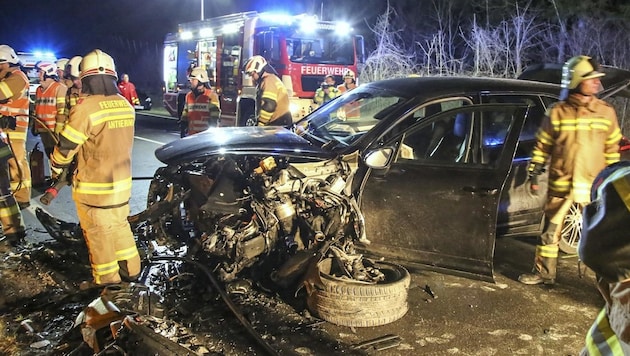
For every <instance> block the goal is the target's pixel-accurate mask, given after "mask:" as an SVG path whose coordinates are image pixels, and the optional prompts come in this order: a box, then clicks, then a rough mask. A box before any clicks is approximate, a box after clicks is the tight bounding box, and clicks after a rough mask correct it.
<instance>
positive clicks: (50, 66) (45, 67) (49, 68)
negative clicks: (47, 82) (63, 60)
mask: <svg viewBox="0 0 630 356" xmlns="http://www.w3.org/2000/svg"><path fill="white" fill-rule="evenodd" d="M35 69H37V70H39V71H42V72H44V78H46V77H49V78H50V77H56V76H57V65H56V64H55V63H53V62H49V61H39V62H37V63H35Z"/></svg>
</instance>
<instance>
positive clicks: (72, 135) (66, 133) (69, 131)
mask: <svg viewBox="0 0 630 356" xmlns="http://www.w3.org/2000/svg"><path fill="white" fill-rule="evenodd" d="M61 136H63V137H65V138H67V139H68V140H69V141H70V142H72V143H75V144H77V145H82V144H83V143H84V142H85V141H87V139H88V137H87V136H86V135H85V134H84V133H82V132H80V131H77V130H75V129H74V128H72V126H70V125H66V126H64V128H63V131H61Z"/></svg>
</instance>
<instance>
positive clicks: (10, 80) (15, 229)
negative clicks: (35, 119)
mask: <svg viewBox="0 0 630 356" xmlns="http://www.w3.org/2000/svg"><path fill="white" fill-rule="evenodd" d="M28 111H29V107H28V79H27V77H26V75H25V74H24V72H22V71H21V70H20V60H19V58H18V56H17V55H16V53H15V51H14V50H13V49H12V48H11V47H9V46H7V45H0V115H1V116H2V118H1V119H0V223H1V224H2V233H3V235H4V236H2V237H0V252H6V251H7V250H8V249H9V248H11V247H14V246H16V245H17V244H19V243H21V242H23V241H24V237H25V236H26V232H25V231H26V229H25V227H24V223H23V220H22V213H21V211H20V208H19V205H18V202H17V200H16V199H15V197H14V195H13V191H12V184H11V177H12V176H11V164H10V162H11V161H13V166H15V165H16V163H15V161H16V160H15V158H14V157H13V156H14V155H13V153H12V150H11V145H10V143H11V141H10V139H9V136H8V135H7V131H9V132H10V131H11V130H12V131H16V130H15V127H16V121H17V120H25V121H26V125H27V126H28ZM8 127H13V129H10V128H8ZM24 133H26V128H25V131H24ZM18 143H19V142H18ZM24 153H26V149H25V152H24ZM27 166H28V165H27Z"/></svg>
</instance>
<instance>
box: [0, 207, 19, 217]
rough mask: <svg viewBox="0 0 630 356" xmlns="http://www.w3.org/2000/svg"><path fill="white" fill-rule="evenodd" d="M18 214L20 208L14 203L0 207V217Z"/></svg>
mask: <svg viewBox="0 0 630 356" xmlns="http://www.w3.org/2000/svg"><path fill="white" fill-rule="evenodd" d="M19 214H20V208H19V207H18V205H17V204H14V205H11V206H8V207H5V208H0V217H2V218H6V217H10V216H17V215H19Z"/></svg>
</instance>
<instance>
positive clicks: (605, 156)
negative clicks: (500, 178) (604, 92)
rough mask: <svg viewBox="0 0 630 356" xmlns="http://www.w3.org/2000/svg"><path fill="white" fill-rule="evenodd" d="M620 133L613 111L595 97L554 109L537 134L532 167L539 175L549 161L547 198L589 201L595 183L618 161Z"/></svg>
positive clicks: (571, 99)
mask: <svg viewBox="0 0 630 356" xmlns="http://www.w3.org/2000/svg"><path fill="white" fill-rule="evenodd" d="M620 139H621V131H620V129H619V124H618V122H617V115H616V114H615V110H614V108H613V107H611V106H610V105H608V104H607V103H606V102H604V101H602V100H600V99H598V98H595V97H593V99H592V100H591V101H589V102H588V103H583V102H581V101H580V100H579V98H578V97H577V95H571V96H569V98H568V99H567V100H566V101H561V102H558V103H557V104H555V105H554V106H552V107H551V108H550V109H549V110H548V112H547V113H546V115H545V117H544V118H543V122H542V124H541V127H540V129H539V130H538V132H537V133H536V145H535V146H534V150H533V152H532V159H531V163H530V166H529V172H530V174H536V173H539V172H536V171H537V170H538V171H539V170H540V167H544V165H545V163H546V162H547V160H549V162H550V163H549V186H548V189H549V191H548V194H549V195H550V196H556V197H570V198H571V199H572V200H574V201H576V202H578V203H587V202H589V201H590V190H591V184H592V182H593V179H595V177H596V176H597V174H598V173H599V172H600V171H601V170H602V169H603V168H604V167H606V166H607V165H609V164H611V163H614V162H617V161H619V157H620V154H619V140H620Z"/></svg>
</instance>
